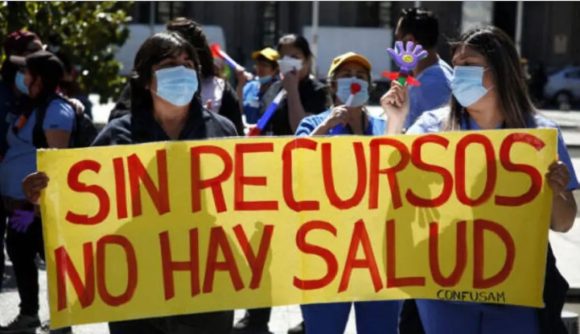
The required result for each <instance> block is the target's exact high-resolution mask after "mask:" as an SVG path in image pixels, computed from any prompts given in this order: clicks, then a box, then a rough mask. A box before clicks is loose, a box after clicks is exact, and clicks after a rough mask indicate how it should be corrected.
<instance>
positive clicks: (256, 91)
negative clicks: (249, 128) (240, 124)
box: [237, 47, 280, 124]
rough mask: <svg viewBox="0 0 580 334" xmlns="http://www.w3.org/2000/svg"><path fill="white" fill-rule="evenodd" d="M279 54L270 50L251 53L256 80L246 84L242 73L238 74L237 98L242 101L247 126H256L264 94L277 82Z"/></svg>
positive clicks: (245, 78)
mask: <svg viewBox="0 0 580 334" xmlns="http://www.w3.org/2000/svg"><path fill="white" fill-rule="evenodd" d="M279 58H280V54H278V51H276V50H274V49H272V48H269V47H267V48H264V49H262V50H259V51H255V52H254V53H252V59H253V60H254V61H255V62H256V63H255V65H254V69H255V71H256V78H255V79H254V80H252V81H250V82H247V77H246V75H245V73H244V72H243V71H239V72H238V75H237V77H238V87H237V92H238V96H239V97H240V99H241V100H242V106H243V109H244V114H245V115H246V123H247V124H256V123H257V122H258V118H259V117H260V109H261V108H263V106H262V98H263V97H264V93H265V92H266V91H267V90H268V88H270V86H272V84H273V83H274V82H276V81H278V59H279Z"/></svg>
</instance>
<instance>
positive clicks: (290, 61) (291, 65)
mask: <svg viewBox="0 0 580 334" xmlns="http://www.w3.org/2000/svg"><path fill="white" fill-rule="evenodd" d="M278 66H280V72H282V74H286V73H288V72H290V71H292V70H296V71H300V70H301V69H302V60H300V59H296V58H292V57H288V56H284V57H283V58H282V59H280V60H278Z"/></svg>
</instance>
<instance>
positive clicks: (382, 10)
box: [356, 1, 391, 28]
mask: <svg viewBox="0 0 580 334" xmlns="http://www.w3.org/2000/svg"><path fill="white" fill-rule="evenodd" d="M357 5H358V10H357V14H358V15H357V20H356V25H357V26H358V27H384V28H387V27H390V26H391V2H389V1H382V2H375V1H364V2H359V3H358V4H357Z"/></svg>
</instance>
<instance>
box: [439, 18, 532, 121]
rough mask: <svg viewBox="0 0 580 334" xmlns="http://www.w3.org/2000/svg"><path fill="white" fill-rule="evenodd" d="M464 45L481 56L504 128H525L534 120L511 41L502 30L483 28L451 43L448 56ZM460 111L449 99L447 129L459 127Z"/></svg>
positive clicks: (473, 30) (460, 107)
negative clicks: (495, 96)
mask: <svg viewBox="0 0 580 334" xmlns="http://www.w3.org/2000/svg"><path fill="white" fill-rule="evenodd" d="M463 45H467V46H469V47H471V48H472V49H474V50H475V51H477V52H478V53H480V54H482V55H483V56H484V57H485V59H486V60H487V63H488V66H489V71H491V73H492V76H493V79H494V82H495V90H496V92H497V96H498V99H499V108H500V112H501V113H502V114H503V117H504V122H505V126H506V127H507V128H525V127H527V125H528V122H529V121H531V120H533V114H534V113H535V109H534V107H533V105H532V103H531V101H530V98H529V95H528V91H527V88H526V87H527V86H526V82H525V79H524V74H523V71H522V67H521V66H520V58H519V56H518V52H517V51H516V48H515V46H514V44H513V42H512V40H511V39H510V37H509V36H508V35H507V34H506V33H505V32H503V31H502V30H501V29H499V28H496V27H493V26H486V27H481V28H475V29H471V30H469V31H467V32H466V33H464V34H463V35H461V37H460V38H459V41H457V42H453V43H451V54H452V55H453V54H455V52H456V51H457V49H458V48H459V47H460V46H463ZM462 111H463V107H462V106H461V105H460V104H459V102H457V99H456V98H455V97H454V96H452V98H451V115H450V119H449V124H448V128H449V129H456V128H458V127H459V124H460V121H461V117H462Z"/></svg>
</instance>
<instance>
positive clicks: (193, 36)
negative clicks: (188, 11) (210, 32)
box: [167, 17, 216, 78]
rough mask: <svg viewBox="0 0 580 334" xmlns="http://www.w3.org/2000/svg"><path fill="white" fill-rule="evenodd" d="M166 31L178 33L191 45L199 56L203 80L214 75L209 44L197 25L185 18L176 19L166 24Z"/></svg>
mask: <svg viewBox="0 0 580 334" xmlns="http://www.w3.org/2000/svg"><path fill="white" fill-rule="evenodd" d="M167 30H168V31H174V32H177V33H179V34H180V35H181V37H183V38H185V39H186V40H187V41H188V42H189V43H191V45H193V47H194V48H195V51H196V52H197V54H198V56H199V62H200V65H201V76H202V77H203V78H207V77H211V76H215V75H216V73H215V68H214V65H213V56H212V54H211V50H210V48H209V43H208V41H207V37H206V36H205V33H204V32H203V30H202V29H201V25H200V24H199V23H197V22H195V21H193V20H190V19H188V18H185V17H178V18H176V19H174V20H172V21H171V22H169V23H167Z"/></svg>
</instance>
